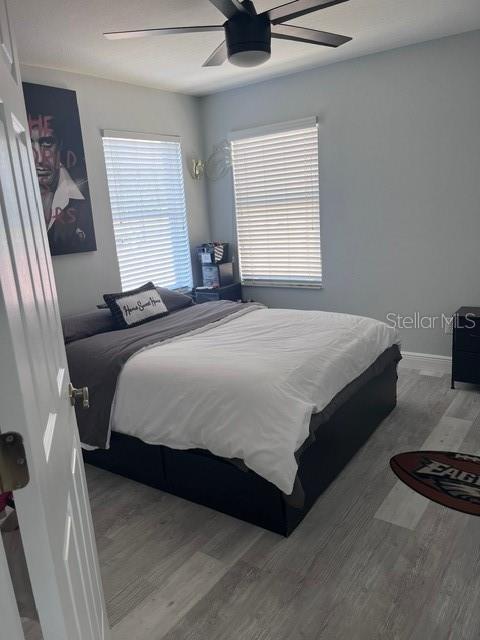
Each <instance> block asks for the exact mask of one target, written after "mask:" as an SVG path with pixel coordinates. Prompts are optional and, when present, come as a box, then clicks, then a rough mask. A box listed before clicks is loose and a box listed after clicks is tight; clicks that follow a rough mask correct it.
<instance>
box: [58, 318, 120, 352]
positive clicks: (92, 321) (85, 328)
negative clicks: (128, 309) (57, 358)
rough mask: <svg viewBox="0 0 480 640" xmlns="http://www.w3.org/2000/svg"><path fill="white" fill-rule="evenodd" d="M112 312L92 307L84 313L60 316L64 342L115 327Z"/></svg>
mask: <svg viewBox="0 0 480 640" xmlns="http://www.w3.org/2000/svg"><path fill="white" fill-rule="evenodd" d="M115 328H116V327H115V324H114V322H113V318H112V314H111V313H110V311H109V310H108V309H93V310H92V311H87V312H86V313H77V314H75V315H72V316H64V317H63V318H62V329H63V337H64V339H65V344H68V343H69V342H74V341H75V340H82V339H83V338H89V337H90V336H94V335H96V334H97V333H106V332H107V331H113V330H114V329H115Z"/></svg>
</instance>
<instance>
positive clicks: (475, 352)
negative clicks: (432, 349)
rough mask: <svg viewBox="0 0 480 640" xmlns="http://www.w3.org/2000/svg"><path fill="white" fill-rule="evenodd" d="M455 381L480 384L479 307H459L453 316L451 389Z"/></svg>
mask: <svg viewBox="0 0 480 640" xmlns="http://www.w3.org/2000/svg"><path fill="white" fill-rule="evenodd" d="M455 382H469V383H471V384H480V307H461V308H460V309H459V310H458V311H457V312H456V314H455V316H454V326H453V349H452V389H454V387H455Z"/></svg>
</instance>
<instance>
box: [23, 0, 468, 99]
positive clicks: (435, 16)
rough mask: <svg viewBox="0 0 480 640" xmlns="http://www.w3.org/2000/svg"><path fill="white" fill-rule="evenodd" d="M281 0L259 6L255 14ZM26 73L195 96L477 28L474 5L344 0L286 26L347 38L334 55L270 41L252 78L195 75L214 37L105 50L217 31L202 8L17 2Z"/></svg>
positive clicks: (203, 4) (212, 72)
mask: <svg viewBox="0 0 480 640" xmlns="http://www.w3.org/2000/svg"><path fill="white" fill-rule="evenodd" d="M285 2H286V0H256V1H255V5H256V8H257V11H258V12H260V11H264V10H266V9H270V8H271V7H274V6H278V5H280V4H285ZM11 6H12V11H13V19H14V24H15V30H16V34H17V41H18V49H19V55H20V59H21V61H22V62H23V63H25V64H30V65H36V66H44V67H52V68H56V69H64V70H68V71H75V72H78V73H87V74H90V75H95V76H99V77H104V78H110V79H113V80H120V81H123V82H130V83H133V84H139V85H144V86H149V87H155V88H160V89H169V90H174V91H179V92H183V93H189V94H194V95H204V94H207V93H213V92H215V91H218V90H221V89H225V88H228V87H233V86H238V85H241V84H247V83H250V82H255V81H258V80H261V79H266V78H271V77H274V76H278V75H281V74H284V73H291V72H293V71H297V70H300V69H307V68H311V67H315V66H319V65H325V64H330V63H331V62H335V61H338V60H345V59H347V58H355V57H358V56H361V55H365V54H367V53H372V52H376V51H384V50H387V49H393V48H395V47H400V46H404V45H408V44H412V43H414V42H423V41H425V40H431V39H433V38H439V37H442V36H446V35H451V34H456V33H462V32H464V31H471V30H474V29H479V28H480V0H350V2H346V3H344V4H341V5H337V6H333V7H330V8H328V9H323V10H322V11H318V12H316V13H312V14H310V15H307V16H303V17H302V18H298V19H297V20H295V21H292V24H298V25H302V26H305V27H311V28H314V29H321V30H324V31H333V32H335V33H341V34H344V35H348V36H352V37H353V41H352V42H350V43H348V44H346V45H344V46H343V47H340V48H338V49H329V48H326V47H319V46H315V45H311V44H301V43H298V42H286V41H283V40H274V41H273V42H272V58H271V60H270V61H269V62H267V63H266V64H264V65H262V66H261V67H257V68H255V69H239V68H237V67H234V66H233V65H231V64H229V63H228V62H226V63H225V64H224V65H223V66H222V67H216V68H202V64H203V62H204V61H205V59H206V58H207V57H208V56H209V54H210V53H211V52H212V51H213V49H215V47H217V45H218V44H220V42H221V40H222V35H223V34H221V33H214V32H213V33H212V32H211V33H202V34H185V35H173V36H163V37H150V38H145V39H135V40H124V41H108V40H105V39H104V38H103V37H102V33H103V32H104V31H120V30H127V29H143V28H151V27H169V26H187V25H188V26H190V25H198V24H221V23H222V22H223V21H224V19H223V16H222V14H220V12H219V11H217V9H216V8H215V7H214V6H213V5H211V4H210V2H209V1H208V0H14V1H13V2H12V3H11Z"/></svg>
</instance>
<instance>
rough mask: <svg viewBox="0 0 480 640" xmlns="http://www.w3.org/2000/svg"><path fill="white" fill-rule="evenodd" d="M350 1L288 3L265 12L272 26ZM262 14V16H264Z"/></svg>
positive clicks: (312, 0)
mask: <svg viewBox="0 0 480 640" xmlns="http://www.w3.org/2000/svg"><path fill="white" fill-rule="evenodd" d="M347 1H348V0H295V1H294V2H287V4H282V5H281V6H280V7H275V8H274V9H270V10H269V11H265V12H264V14H267V15H268V17H269V18H270V21H271V22H272V24H278V23H279V22H284V21H285V20H293V19H294V18H300V16H304V15H306V14H307V13H311V12H312V11H319V10H320V9H326V8H327V7H332V6H333V5H335V4H341V3H342V2H347ZM264 14H262V15H264Z"/></svg>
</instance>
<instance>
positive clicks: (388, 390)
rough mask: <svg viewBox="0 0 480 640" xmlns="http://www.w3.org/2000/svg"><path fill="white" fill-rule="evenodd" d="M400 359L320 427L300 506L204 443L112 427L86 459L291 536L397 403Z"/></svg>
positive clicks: (304, 463) (306, 456) (304, 459)
mask: <svg viewBox="0 0 480 640" xmlns="http://www.w3.org/2000/svg"><path fill="white" fill-rule="evenodd" d="M396 383H397V366H396V363H394V364H391V365H389V366H388V367H387V368H386V369H385V370H384V371H383V373H382V374H380V375H378V376H377V377H375V378H372V379H371V380H370V381H369V382H367V384H365V385H364V386H362V388H361V389H359V390H358V391H357V392H356V393H355V394H354V395H353V396H352V397H351V398H350V399H349V400H347V402H345V403H344V404H343V405H342V406H341V407H340V408H339V409H338V410H337V411H336V412H335V413H334V414H333V415H332V417H331V418H330V419H329V420H328V421H327V422H325V424H323V425H321V426H320V427H319V428H318V429H317V431H316V434H315V435H316V439H315V441H314V442H313V443H312V444H311V445H310V446H308V447H307V448H306V449H305V450H304V451H303V453H302V455H301V457H300V460H299V470H298V475H299V479H300V482H301V485H302V487H303V490H304V492H305V502H304V506H303V507H302V508H300V509H299V508H294V507H292V506H291V505H289V504H288V503H287V502H286V501H285V497H284V495H283V494H282V492H281V491H280V490H279V489H278V488H277V487H275V486H274V485H273V484H271V483H270V482H268V481H267V480H264V479H263V478H261V477H260V476H258V475H257V474H256V473H254V472H253V471H248V472H247V471H244V470H242V469H240V468H238V467H237V466H235V465H234V464H232V463H231V462H229V461H227V460H224V459H221V458H218V457H216V456H214V455H213V454H211V453H209V452H207V451H202V450H199V449H191V450H187V451H178V450H175V449H170V448H168V447H164V446H161V445H148V444H145V443H144V442H142V441H141V440H139V439H137V438H134V437H132V436H126V435H122V434H119V433H112V438H111V443H110V449H109V450H103V449H98V450H96V451H84V453H83V455H84V459H85V462H87V463H89V464H92V465H95V466H97V467H101V468H103V469H107V470H108V471H113V472H114V473H118V474H120V475H123V476H126V477H127V478H131V479H132V480H137V481H138V482H142V483H144V484H147V485H150V486H152V487H156V488H158V489H161V490H163V491H167V492H169V493H172V494H174V495H176V496H180V497H182V498H186V499H187V500H191V501H192V502H196V503H198V504H202V505H205V506H207V507H211V508H212V509H216V510H217V511H222V512H223V513H227V514H229V515H231V516H235V517H236V518H240V519H241V520H246V521H247V522H251V523H253V524H255V525H258V526H260V527H264V528H265V529H269V530H270V531H274V532H275V533H279V534H281V535H284V536H288V535H290V534H291V533H292V531H294V529H295V528H296V527H297V526H298V525H299V523H300V522H301V521H302V520H303V518H304V517H305V516H306V515H307V513H308V512H309V510H310V509H311V507H312V506H313V504H314V503H315V501H316V499H317V498H318V496H319V495H320V494H321V493H322V492H323V491H324V490H325V489H326V488H327V487H328V485H329V484H330V483H331V482H332V480H333V479H334V478H335V477H336V476H337V475H338V474H339V473H340V471H341V470H342V469H343V467H344V466H345V465H346V464H347V462H348V461H349V460H350V459H351V458H352V457H353V456H354V455H355V453H356V452H357V451H358V449H360V447H361V446H362V445H363V444H364V443H365V442H366V440H367V439H368V438H369V436H370V435H371V434H372V433H373V431H374V430H375V429H376V428H377V426H378V425H379V424H380V422H381V421H382V420H383V419H384V418H385V417H386V416H387V415H388V414H389V413H390V412H391V411H392V409H393V408H394V407H395V405H396Z"/></svg>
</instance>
